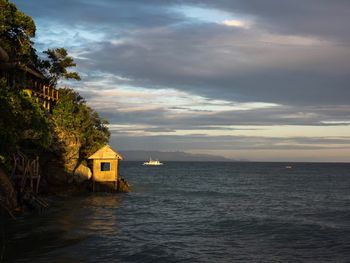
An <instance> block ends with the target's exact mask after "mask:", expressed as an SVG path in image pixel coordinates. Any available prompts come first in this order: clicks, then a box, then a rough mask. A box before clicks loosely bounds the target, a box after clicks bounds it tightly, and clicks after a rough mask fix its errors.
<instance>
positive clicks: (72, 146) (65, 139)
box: [42, 129, 81, 185]
mask: <svg viewBox="0 0 350 263" xmlns="http://www.w3.org/2000/svg"><path fill="white" fill-rule="evenodd" d="M55 134H56V138H54V142H53V144H52V147H51V149H50V153H48V154H46V155H45V156H43V162H42V169H43V173H44V175H45V178H46V181H47V183H48V184H51V185H66V184H69V183H71V182H72V181H73V174H74V171H75V169H76V168H77V167H78V162H79V150H80V147H81V143H80V140H79V136H78V135H77V134H74V133H70V132H67V131H64V130H59V129H56V130H55Z"/></svg>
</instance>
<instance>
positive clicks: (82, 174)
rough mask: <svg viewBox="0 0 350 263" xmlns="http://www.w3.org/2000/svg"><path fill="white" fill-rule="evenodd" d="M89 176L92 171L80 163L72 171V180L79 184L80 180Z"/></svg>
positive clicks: (87, 178)
mask: <svg viewBox="0 0 350 263" xmlns="http://www.w3.org/2000/svg"><path fill="white" fill-rule="evenodd" d="M91 176H92V173H91V170H90V168H89V167H87V166H85V165H84V164H80V165H79V166H78V168H77V169H76V170H75V172H74V181H75V182H76V183H78V184H81V183H82V182H84V181H87V180H89V179H90V178H91Z"/></svg>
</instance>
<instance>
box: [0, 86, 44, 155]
mask: <svg viewBox="0 0 350 263" xmlns="http://www.w3.org/2000/svg"><path fill="white" fill-rule="evenodd" d="M50 143H51V133H50V125H49V120H48V118H47V117H46V115H45V112H44V110H43V109H41V108H40V107H39V105H37V104H36V103H33V102H32V100H31V99H30V98H29V97H28V96H27V95H26V94H25V93H24V92H22V91H20V90H17V89H12V88H10V87H7V86H6V82H5V81H4V80H0V156H3V157H4V158H5V159H6V161H8V157H9V155H10V153H11V152H13V151H14V150H16V148H18V147H20V148H21V149H22V150H24V151H26V150H30V151H35V152H37V153H40V152H41V151H42V150H45V149H46V148H47V147H48V146H49V145H50Z"/></svg>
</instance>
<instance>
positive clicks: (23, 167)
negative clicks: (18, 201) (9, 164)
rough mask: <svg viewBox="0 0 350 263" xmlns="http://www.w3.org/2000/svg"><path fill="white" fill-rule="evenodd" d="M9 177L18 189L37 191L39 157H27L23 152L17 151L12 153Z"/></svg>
mask: <svg viewBox="0 0 350 263" xmlns="http://www.w3.org/2000/svg"><path fill="white" fill-rule="evenodd" d="M11 177H12V180H13V181H14V182H16V183H17V185H18V187H19V188H20V189H27V190H30V191H31V192H33V193H38V191H39V184H40V170H39V157H38V156H36V158H35V159H29V158H28V157H27V156H26V155H25V154H23V153H22V152H20V151H17V153H15V154H14V155H13V169H12V173H11Z"/></svg>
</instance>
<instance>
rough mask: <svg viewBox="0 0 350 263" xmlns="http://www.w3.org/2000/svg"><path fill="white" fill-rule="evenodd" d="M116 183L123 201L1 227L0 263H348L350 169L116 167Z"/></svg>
mask: <svg viewBox="0 0 350 263" xmlns="http://www.w3.org/2000/svg"><path fill="white" fill-rule="evenodd" d="M287 165H292V169H286V166H287ZM121 173H122V175H123V177H125V178H126V179H127V180H128V181H129V182H130V184H132V189H133V191H132V192H131V193H129V194H117V195H113V194H105V193H99V194H84V195H79V196H75V197H71V196H61V197H55V198H53V199H52V200H51V203H52V207H51V208H50V210H49V211H48V212H46V213H45V214H44V215H41V216H38V215H26V216H23V217H21V218H19V219H18V220H17V221H16V222H12V221H6V222H1V223H2V227H1V230H0V231H1V233H2V241H1V242H2V244H3V245H2V246H0V249H1V248H2V249H3V251H4V252H3V253H2V254H3V259H2V260H3V262H65V263H68V262H349V261H350V164H301V163H299V164H283V163H184V162H169V163H166V164H165V165H164V166H159V167H150V166H142V165H141V162H140V163H138V162H123V163H122V165H121ZM0 255H1V254H0Z"/></svg>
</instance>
